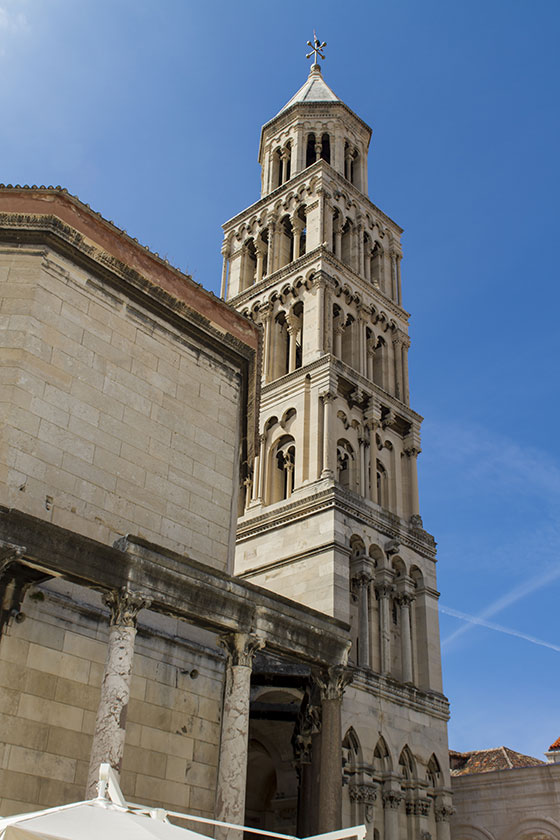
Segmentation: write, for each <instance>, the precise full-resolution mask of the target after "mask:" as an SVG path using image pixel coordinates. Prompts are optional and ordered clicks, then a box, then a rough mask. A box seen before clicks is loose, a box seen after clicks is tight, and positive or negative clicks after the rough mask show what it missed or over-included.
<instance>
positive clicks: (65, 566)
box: [0, 507, 349, 666]
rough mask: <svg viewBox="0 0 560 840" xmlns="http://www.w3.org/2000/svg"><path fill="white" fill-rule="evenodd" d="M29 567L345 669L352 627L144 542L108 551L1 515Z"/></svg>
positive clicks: (3, 511)
mask: <svg viewBox="0 0 560 840" xmlns="http://www.w3.org/2000/svg"><path fill="white" fill-rule="evenodd" d="M7 542H9V543H10V545H13V546H16V547H19V548H20V549H21V559H20V560H19V562H20V563H21V564H22V565H25V566H30V567H32V568H33V569H38V570H40V571H43V572H44V573H45V574H47V575H50V576H54V577H62V578H64V579H65V580H69V581H71V582H73V583H78V584H80V585H82V586H86V587H88V588H90V589H94V590H97V591H100V592H102V593H104V592H107V591H111V590H121V589H122V588H123V587H128V586H131V587H134V589H135V590H137V591H141V592H142V593H143V594H144V596H145V598H146V599H148V600H149V601H150V602H151V604H150V609H151V610H152V611H154V612H158V613H162V614H164V615H171V616H174V617H176V618H179V619H184V620H186V621H189V622H191V623H194V624H196V625H197V626H200V627H203V628H204V629H206V630H210V631H212V632H216V633H231V632H246V633H256V634H258V635H259V636H260V637H261V638H262V639H263V640H264V641H265V642H266V645H267V648H268V649H269V650H271V651H272V652H277V653H280V654H282V655H288V656H290V657H293V656H295V657H296V658H298V659H300V660H301V661H302V662H309V663H311V664H319V665H327V666H328V665H332V664H333V663H343V662H345V661H346V656H347V652H348V645H349V641H348V629H349V628H348V626H347V625H346V624H344V623H343V622H341V621H338V620H337V619H334V618H331V617H330V616H327V615H324V614H323V613H320V612H317V611H316V610H313V609H311V608H309V607H303V606H302V605H301V604H298V603H296V602H295V601H291V600H289V599H288V598H285V597H283V596H281V595H276V594H274V593H272V592H270V591H268V590H267V589H263V588H262V587H259V586H255V585H254V584H252V583H250V582H248V581H244V580H241V579H239V578H236V577H233V576H232V575H228V574H227V573H226V572H222V571H220V570H217V569H213V568H211V567H210V566H207V565H205V564H203V563H198V562H196V561H195V560H191V559H190V558H188V557H186V556H185V555H182V554H177V553H176V552H174V551H171V550H168V549H165V548H163V547H161V546H158V545H154V544H153V543H149V542H147V541H146V540H143V539H141V538H139V537H132V536H128V537H123V538H122V540H119V541H118V543H115V545H114V546H107V545H104V544H103V543H100V542H98V541H96V540H92V539H90V538H89V537H84V536H82V535H80V534H77V533H75V532H73V531H70V530H68V529H66V528H62V527H60V526H58V525H53V524H52V523H51V522H45V521H43V520H40V519H38V518H37V517H35V516H30V515H29V514H25V513H22V512H21V511H18V510H15V509H9V508H6V507H0V547H1V546H2V545H4V544H6V543H7Z"/></svg>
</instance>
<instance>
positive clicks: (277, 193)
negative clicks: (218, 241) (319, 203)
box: [222, 160, 404, 236]
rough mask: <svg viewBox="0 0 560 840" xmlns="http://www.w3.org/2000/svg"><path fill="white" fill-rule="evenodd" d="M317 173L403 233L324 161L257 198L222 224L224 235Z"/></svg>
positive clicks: (316, 162)
mask: <svg viewBox="0 0 560 840" xmlns="http://www.w3.org/2000/svg"><path fill="white" fill-rule="evenodd" d="M319 173H324V174H325V175H328V176H329V177H331V178H333V179H334V180H335V181H336V183H338V184H339V185H340V187H341V188H342V187H343V188H344V189H345V190H346V189H347V190H348V191H349V192H350V193H352V195H353V196H354V197H355V198H356V199H357V200H359V201H360V202H363V203H364V204H365V205H366V206H367V207H368V208H369V209H370V211H371V212H373V213H374V214H375V215H377V216H379V218H380V219H381V220H382V221H383V222H385V224H386V225H387V226H388V227H392V228H393V231H394V232H395V233H397V235H399V236H400V235H401V234H402V233H403V232H404V231H403V228H401V227H400V226H399V225H398V224H397V223H396V222H395V221H394V220H393V219H391V217H390V216H388V215H387V214H386V213H384V212H383V210H380V209H379V207H377V205H375V204H374V203H373V201H371V200H370V199H369V198H368V196H367V195H365V193H362V192H360V190H359V189H358V188H357V187H355V186H354V185H353V184H351V183H350V181H347V180H346V178H344V176H343V175H341V174H340V172H337V171H336V169H333V167H332V166H331V165H330V163H327V162H326V161H325V160H316V161H315V163H312V164H311V166H308V167H307V168H306V169H302V170H301V172H298V173H297V175H294V176H293V178H290V180H289V181H286V183H285V184H282V186H280V187H277V188H276V189H275V190H273V191H272V192H270V193H267V195H265V196H263V197H262V198H259V199H258V201H255V202H254V204H250V205H249V207H246V208H245V210H242V211H241V212H240V213H237V214H236V215H235V216H232V217H231V219H228V220H227V222H224V224H223V225H222V228H223V230H224V232H225V234H226V235H227V233H228V232H229V229H230V227H235V226H236V225H238V224H239V223H240V222H242V221H243V219H244V218H246V217H248V216H252V215H259V214H260V213H261V211H262V210H264V208H265V207H266V206H267V205H269V204H270V205H274V203H275V201H277V199H278V198H280V197H281V196H282V195H284V194H286V195H287V194H288V193H289V192H290V191H292V190H294V191H297V190H298V188H299V187H301V186H302V185H303V184H304V183H305V181H306V180H307V179H310V180H311V178H312V177H313V176H314V175H317V174H319Z"/></svg>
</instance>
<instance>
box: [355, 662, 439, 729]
mask: <svg viewBox="0 0 560 840" xmlns="http://www.w3.org/2000/svg"><path fill="white" fill-rule="evenodd" d="M352 687H353V688H354V689H355V690H356V691H365V692H367V694H368V695H370V696H372V697H373V698H376V699H377V698H379V700H381V701H386V702H390V703H396V704H397V705H398V706H399V707H401V708H402V707H403V706H404V707H405V708H408V709H414V710H415V711H417V712H422V713H424V714H427V715H429V716H430V717H433V718H436V719H438V720H442V721H448V720H449V701H448V699H447V697H445V696H444V695H443V694H439V693H438V692H436V691H425V690H424V689H421V688H416V687H415V686H413V685H404V683H400V682H398V681H397V680H394V679H392V678H391V677H386V676H384V675H382V674H378V673H377V672H376V671H370V670H369V669H365V668H356V669H355V671H354V680H353V682H352Z"/></svg>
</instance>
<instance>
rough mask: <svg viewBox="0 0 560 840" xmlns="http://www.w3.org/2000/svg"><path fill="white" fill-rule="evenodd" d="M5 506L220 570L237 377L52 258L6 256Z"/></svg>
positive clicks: (172, 330) (19, 252) (1, 499)
mask: <svg viewBox="0 0 560 840" xmlns="http://www.w3.org/2000/svg"><path fill="white" fill-rule="evenodd" d="M0 297H1V299H2V304H1V309H0V323H1V326H2V333H1V335H2V338H1V347H0V355H1V359H2V398H1V399H2V403H1V405H0V411H1V414H2V420H3V423H4V427H3V431H2V433H1V434H2V437H1V439H0V503H2V504H4V505H7V506H9V507H15V508H18V509H20V510H23V511H25V512H27V513H31V514H33V515H35V516H38V517H41V518H43V519H47V520H49V521H52V522H54V523H55V524H58V525H62V526H64V527H66V528H69V529H72V530H74V531H77V532H79V533H81V534H84V535H87V536H89V537H92V538H94V539H97V540H100V541H103V542H105V543H112V542H113V541H114V540H115V539H116V538H118V537H119V536H121V535H123V534H126V533H133V534H137V535H140V536H142V537H144V538H146V539H148V540H151V541H153V542H156V543H158V544H161V545H163V546H165V547H168V548H171V549H173V550H176V551H178V552H184V553H186V554H188V555H189V556H190V557H192V558H194V559H196V560H199V561H201V562H204V563H207V564H209V565H212V566H214V567H217V568H221V569H225V568H227V566H228V555H229V554H230V552H231V546H230V543H231V535H230V529H231V523H232V517H233V510H234V509H235V504H236V489H237V460H238V440H239V420H238V418H239V406H240V399H241V391H240V376H239V373H238V371H237V370H236V369H235V368H234V366H233V365H229V364H228V362H227V361H225V360H224V358H223V357H222V356H219V355H218V353H219V347H218V346H217V345H215V346H214V349H209V348H208V347H207V346H203V345H202V344H201V342H200V341H199V340H197V339H196V338H195V337H193V335H192V334H189V332H188V325H187V326H185V325H184V324H179V325H178V326H177V327H175V326H170V324H169V323H166V322H165V321H163V320H162V319H161V318H159V317H158V316H157V315H154V314H152V313H151V312H148V311H146V310H145V309H144V308H143V307H142V305H140V304H139V303H137V302H135V301H132V300H130V299H128V298H127V297H126V295H125V294H124V293H120V292H117V291H115V290H114V289H111V288H110V287H109V286H107V284H105V283H104V281H103V280H102V279H100V278H99V277H95V276H92V275H89V274H88V273H87V272H85V271H83V270H82V269H79V268H77V267H76V266H74V265H72V264H71V263H70V262H68V261H67V260H65V259H64V258H63V257H60V256H58V255H57V254H55V253H53V252H51V251H42V250H41V251H40V250H37V249H33V248H32V247H25V248H21V249H17V248H8V247H2V249H1V250H0Z"/></svg>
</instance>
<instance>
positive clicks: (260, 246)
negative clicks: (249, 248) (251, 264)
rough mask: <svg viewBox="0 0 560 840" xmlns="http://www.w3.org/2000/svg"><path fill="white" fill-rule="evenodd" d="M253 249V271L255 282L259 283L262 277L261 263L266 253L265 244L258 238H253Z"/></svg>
mask: <svg viewBox="0 0 560 840" xmlns="http://www.w3.org/2000/svg"><path fill="white" fill-rule="evenodd" d="M255 251H256V252H257V270H256V273H255V283H260V282H261V280H262V279H263V265H264V258H265V255H266V245H265V244H264V242H262V241H261V240H260V239H256V240H255Z"/></svg>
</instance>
